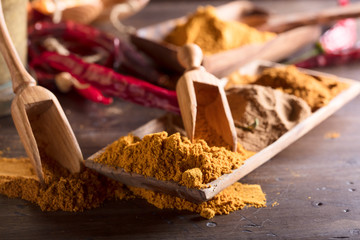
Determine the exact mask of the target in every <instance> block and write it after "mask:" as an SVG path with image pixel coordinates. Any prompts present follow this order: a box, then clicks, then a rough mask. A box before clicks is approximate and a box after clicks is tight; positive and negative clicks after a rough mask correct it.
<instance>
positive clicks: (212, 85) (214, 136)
mask: <svg viewBox="0 0 360 240" xmlns="http://www.w3.org/2000/svg"><path fill="white" fill-rule="evenodd" d="M178 58H179V62H180V63H181V64H182V65H183V66H184V67H185V69H186V72H185V73H184V75H183V76H182V77H181V78H180V79H179V81H178V83H177V85H176V93H177V98H178V102H179V106H180V112H181V117H182V119H183V123H184V127H185V131H186V134H187V136H188V138H190V140H191V141H193V140H194V139H196V138H197V139H204V140H206V141H207V142H208V143H212V142H214V140H215V141H216V143H217V144H214V145H219V144H220V146H224V147H226V146H230V149H231V150H233V151H235V150H236V145H237V136H236V129H235V125H234V120H233V118H232V115H231V111H230V107H229V103H228V101H227V98H226V94H225V90H224V88H223V87H222V86H221V85H220V83H221V82H220V80H219V79H217V78H216V77H215V76H213V75H212V74H210V73H208V72H206V71H205V69H204V68H203V67H201V66H200V64H201V62H202V60H203V54H202V51H201V49H200V47H199V46H197V45H196V44H188V45H185V46H184V47H182V48H181V49H180V50H179V51H178ZM219 140H220V141H219Z"/></svg>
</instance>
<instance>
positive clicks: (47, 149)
mask: <svg viewBox="0 0 360 240" xmlns="http://www.w3.org/2000/svg"><path fill="white" fill-rule="evenodd" d="M0 51H1V53H2V55H3V57H4V59H5V61H6V64H7V65H8V68H9V70H10V74H11V78H12V84H13V90H14V93H15V94H16V96H15V98H14V100H13V102H12V105H11V115H12V118H13V121H14V124H15V127H16V129H17V131H18V134H19V136H20V139H21V141H22V143H23V145H24V147H25V150H26V153H27V155H28V157H29V158H30V160H31V162H32V164H33V166H34V168H35V172H36V175H37V176H38V177H39V180H40V181H41V182H43V181H44V174H43V172H42V165H41V158H40V153H42V154H46V155H47V156H48V157H49V158H51V159H54V160H55V161H57V162H59V163H60V165H62V166H64V167H65V168H67V169H68V170H69V171H70V172H72V173H74V172H79V171H80V169H81V164H82V162H83V157H82V153H81V150H80V147H79V145H78V143H77V140H76V138H75V135H74V133H73V131H72V129H71V127H70V124H69V122H68V120H67V119H66V116H65V113H64V111H63V110H62V108H61V106H60V104H59V102H58V100H57V99H56V97H55V96H54V95H53V94H52V93H51V92H50V91H48V90H47V89H45V88H43V87H40V86H36V81H35V80H34V79H33V78H32V77H31V76H30V74H29V73H28V72H27V71H26V69H25V67H24V65H23V64H22V62H21V60H20V58H19V56H18V54H17V52H16V49H15V47H14V45H13V43H12V41H11V38H10V35H9V32H8V30H7V27H6V23H5V19H4V15H3V12H2V5H1V1H0ZM39 150H40V151H39Z"/></svg>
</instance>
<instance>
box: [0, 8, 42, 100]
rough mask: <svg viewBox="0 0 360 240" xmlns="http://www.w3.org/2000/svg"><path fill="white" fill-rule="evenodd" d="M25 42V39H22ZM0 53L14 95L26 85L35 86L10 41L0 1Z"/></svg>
mask: <svg viewBox="0 0 360 240" xmlns="http://www.w3.org/2000/svg"><path fill="white" fill-rule="evenodd" d="M24 41H26V39H24ZM0 52H1V53H2V55H3V57H4V59H5V62H6V64H7V66H8V68H9V70H10V74H11V79H12V85H13V90H14V93H17V92H18V91H19V90H21V89H23V88H24V87H26V86H28V85H36V81H35V80H34V79H33V78H32V77H31V75H30V74H29V73H28V72H27V71H26V69H25V67H24V65H23V64H22V62H21V60H20V57H19V55H18V54H17V52H16V49H15V46H14V44H13V43H12V41H11V37H10V34H9V31H8V29H7V27H6V23H5V19H4V14H3V9H2V5H1V1H0Z"/></svg>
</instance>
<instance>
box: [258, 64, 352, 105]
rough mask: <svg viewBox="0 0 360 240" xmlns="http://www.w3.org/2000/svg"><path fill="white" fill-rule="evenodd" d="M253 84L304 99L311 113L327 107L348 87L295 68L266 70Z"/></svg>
mask: <svg viewBox="0 0 360 240" xmlns="http://www.w3.org/2000/svg"><path fill="white" fill-rule="evenodd" d="M253 84H258V85H262V86H269V87H272V88H275V89H279V90H281V91H283V92H286V93H289V94H293V95H295V96H297V97H300V98H302V99H304V100H305V101H306V102H307V104H308V105H309V106H310V107H311V110H312V111H316V110H317V109H319V108H321V107H323V106H325V105H327V104H328V103H329V102H330V101H331V99H333V98H334V97H335V96H336V95H338V94H339V93H340V92H341V91H343V90H344V89H346V88H348V85H347V84H346V83H343V82H339V81H337V79H336V77H326V76H321V77H319V76H311V75H308V74H305V73H303V72H301V71H299V69H297V68H296V67H295V66H293V65H290V66H284V67H274V68H266V69H265V70H264V71H263V72H262V73H261V74H259V75H258V76H256V77H255V79H254V81H253Z"/></svg>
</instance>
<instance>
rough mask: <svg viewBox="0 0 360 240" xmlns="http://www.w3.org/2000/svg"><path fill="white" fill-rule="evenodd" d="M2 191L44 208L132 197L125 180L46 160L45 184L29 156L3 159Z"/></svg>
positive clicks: (81, 206)
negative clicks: (77, 171)
mask: <svg viewBox="0 0 360 240" xmlns="http://www.w3.org/2000/svg"><path fill="white" fill-rule="evenodd" d="M0 169H1V171H0V194H3V195H6V196H8V197H10V198H22V199H24V200H27V201H30V202H32V203H35V204H37V205H38V206H39V207H40V208H41V210H43V211H57V210H62V211H70V212H77V211H83V210H85V209H91V208H96V207H99V206H100V205H101V204H102V203H103V202H104V201H105V200H109V199H114V198H115V197H116V198H125V199H126V198H130V197H131V195H129V190H128V189H126V188H124V187H123V185H122V184H121V183H118V182H115V181H113V180H111V179H108V178H106V177H104V176H101V175H100V174H98V173H96V172H94V171H92V170H91V169H84V171H82V172H81V173H77V174H70V173H69V172H68V171H67V170H66V169H64V168H62V167H61V166H58V165H57V164H55V163H46V162H43V172H44V177H45V184H44V186H42V185H41V183H40V182H39V181H38V180H37V177H36V175H35V172H34V170H33V167H32V165H31V163H30V160H29V159H28V158H3V157H1V158H0Z"/></svg>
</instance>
